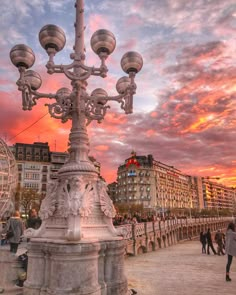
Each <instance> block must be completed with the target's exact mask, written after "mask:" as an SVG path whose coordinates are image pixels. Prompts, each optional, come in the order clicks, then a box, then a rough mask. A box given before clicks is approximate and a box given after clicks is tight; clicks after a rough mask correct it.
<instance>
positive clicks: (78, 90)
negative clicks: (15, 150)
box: [10, 0, 143, 295]
mask: <svg viewBox="0 0 236 295" xmlns="http://www.w3.org/2000/svg"><path fill="white" fill-rule="evenodd" d="M75 8H76V22H75V45H74V48H73V49H74V52H73V53H72V54H71V55H70V58H71V59H72V63H70V64H68V65H56V64H55V63H54V56H55V55H56V54H57V52H59V51H61V50H62V49H63V47H64V45H65V42H66V36H65V34H64V32H63V30H62V29H60V28H59V27H57V26H55V25H46V26H44V27H43V28H42V29H41V30H40V32H39V41H40V44H41V46H42V47H43V48H44V49H45V50H46V52H47V54H48V56H49V60H48V62H47V64H46V67H47V72H48V74H55V73H63V74H64V75H65V76H66V77H67V78H68V79H69V80H70V81H71V86H72V87H71V89H69V88H65V87H63V88H60V89H58V90H57V92H56V93H54V94H51V93H41V92H38V89H39V88H40V86H41V83H42V80H41V77H40V75H39V74H38V73H37V72H35V71H33V70H29V68H30V67H31V66H32V65H33V64H34V61H35V55H34V52H33V51H32V49H31V48H30V47H28V46H26V45H23V44H18V45H16V46H14V47H13V48H12V49H11V51H10V58H11V61H12V63H13V64H14V65H15V66H16V67H17V68H18V70H19V73H20V78H19V80H18V81H17V85H18V89H19V90H20V91H21V92H22V106H23V110H31V109H32V108H33V106H34V105H36V103H37V101H38V100H39V99H41V98H49V99H54V100H55V102H53V103H51V104H47V106H48V110H49V113H50V115H51V116H52V117H53V118H56V119H60V120H61V121H62V122H66V121H67V120H71V121H72V127H71V131H70V134H69V148H68V152H69V160H68V162H67V163H66V164H65V165H64V166H63V167H62V168H61V169H60V170H59V172H58V180H56V181H54V182H51V183H49V184H48V190H47V195H46V197H45V199H44V200H43V201H42V204H41V208H40V212H39V214H40V217H41V219H42V225H41V227H40V229H38V230H31V229H28V230H27V235H28V237H30V238H31V243H30V244H29V271H28V275H27V281H26V283H25V288H24V289H25V291H24V292H25V293H24V294H29V295H36V294H37V295H38V294H45V295H46V294H108V295H109V294H117V295H118V294H119V295H122V294H126V292H127V280H126V278H125V276H124V273H123V254H124V243H123V239H122V238H121V237H120V233H119V232H117V230H116V229H115V228H114V227H113V224H112V217H113V216H114V214H115V210H114V207H113V204H112V202H111V200H110V198H109V196H108V194H107V187H106V184H105V183H104V182H103V181H102V180H100V178H99V177H98V173H97V170H96V169H95V167H94V165H93V164H92V163H91V162H90V160H89V158H88V153H89V139H88V134H87V125H88V124H89V123H90V122H91V121H93V120H96V121H97V122H99V123H100V122H101V121H102V120H103V119H104V117H105V115H106V111H107V109H108V108H109V105H108V102H109V101H116V102H118V103H120V105H121V108H122V109H123V110H124V111H125V113H126V114H130V113H132V106H133V95H134V94H135V91H136V84H135V82H134V79H135V75H136V73H138V72H139V71H140V70H141V68H142V65H143V60H142V57H141V55H140V54H139V53H137V52H127V53H126V54H124V56H123V57H122V59H121V67H122V69H123V70H124V72H125V73H126V74H127V76H124V77H122V78H120V79H119V80H118V81H117V84H116V90H117V92H118V94H117V95H116V96H109V95H108V94H107V92H106V91H105V90H104V89H102V88H97V89H95V90H93V91H92V92H91V94H89V93H88V92H87V90H86V89H87V80H88V79H89V78H90V77H91V76H100V77H102V78H105V77H106V75H107V72H108V69H107V67H106V63H105V62H106V59H107V58H108V56H109V55H110V54H111V53H112V52H113V51H114V49H115V46H116V39H115V37H114V35H113V34H112V33H111V32H109V31H107V30H98V31H96V32H95V33H94V34H93V35H92V37H91V42H90V44H91V47H92V50H93V51H94V52H95V53H96V54H97V55H98V56H99V58H100V61H101V64H100V66H99V67H90V66H87V65H86V63H85V48H84V29H85V28H84V1H83V0H77V1H76V3H75ZM68 257H69V258H68ZM68 264H69V265H68ZM45 274H47V275H45ZM75 290H76V291H75ZM42 292H43V293H42Z"/></svg>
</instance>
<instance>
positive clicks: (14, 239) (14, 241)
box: [4, 211, 23, 253]
mask: <svg viewBox="0 0 236 295" xmlns="http://www.w3.org/2000/svg"><path fill="white" fill-rule="evenodd" d="M9 231H11V232H12V233H13V234H12V236H11V237H10V238H9V239H8V241H9V243H10V252H12V253H16V252H17V249H18V245H19V243H20V238H21V236H22V235H23V222H22V220H21V218H20V212H19V211H15V213H14V214H13V216H12V217H11V218H9V219H8V221H7V224H6V227H5V229H4V232H6V233H7V232H9Z"/></svg>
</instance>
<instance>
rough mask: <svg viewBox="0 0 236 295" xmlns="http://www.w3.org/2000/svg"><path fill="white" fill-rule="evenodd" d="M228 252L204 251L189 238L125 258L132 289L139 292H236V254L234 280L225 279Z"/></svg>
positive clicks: (201, 294) (216, 294)
mask: <svg viewBox="0 0 236 295" xmlns="http://www.w3.org/2000/svg"><path fill="white" fill-rule="evenodd" d="M226 260H227V259H226V255H225V256H218V255H213V254H211V255H206V254H202V253H201V245H200V242H199V241H187V242H181V243H179V244H176V245H173V246H171V247H169V248H164V249H158V250H157V251H155V252H149V253H145V254H141V255H138V256H135V257H127V258H126V259H125V269H126V275H127V278H128V283H129V288H133V289H135V290H136V291H137V292H138V293H137V295H177V294H178V295H222V294H224V295H235V294H236V257H234V258H233V262H232V265H231V275H230V276H231V279H232V281H231V282H226V281H225V266H226Z"/></svg>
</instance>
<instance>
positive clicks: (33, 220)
mask: <svg viewBox="0 0 236 295" xmlns="http://www.w3.org/2000/svg"><path fill="white" fill-rule="evenodd" d="M41 223H42V221H41V219H40V218H39V217H38V213H37V211H36V209H31V210H30V212H29V218H28V219H27V221H26V226H27V228H33V229H38V228H39V227H40V225H41Z"/></svg>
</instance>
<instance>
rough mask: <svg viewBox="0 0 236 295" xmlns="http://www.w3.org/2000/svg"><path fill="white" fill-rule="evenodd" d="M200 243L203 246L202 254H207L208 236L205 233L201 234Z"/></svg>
mask: <svg viewBox="0 0 236 295" xmlns="http://www.w3.org/2000/svg"><path fill="white" fill-rule="evenodd" d="M200 242H201V244H202V253H205V254H206V234H204V233H203V231H201V232H200Z"/></svg>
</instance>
